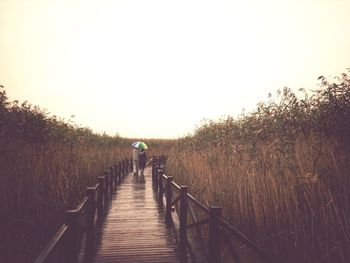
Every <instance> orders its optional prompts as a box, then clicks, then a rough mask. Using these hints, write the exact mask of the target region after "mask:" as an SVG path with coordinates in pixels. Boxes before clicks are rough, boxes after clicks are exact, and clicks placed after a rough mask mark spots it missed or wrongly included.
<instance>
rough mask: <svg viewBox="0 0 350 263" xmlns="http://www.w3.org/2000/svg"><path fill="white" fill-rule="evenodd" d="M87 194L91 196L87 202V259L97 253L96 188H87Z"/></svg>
mask: <svg viewBox="0 0 350 263" xmlns="http://www.w3.org/2000/svg"><path fill="white" fill-rule="evenodd" d="M85 195H86V196H87V197H88V198H89V199H88V204H87V218H86V223H87V226H86V253H85V256H86V259H87V260H88V259H91V258H93V256H94V255H95V247H96V244H95V211H96V203H95V189H94V188H93V187H88V188H86V192H85Z"/></svg>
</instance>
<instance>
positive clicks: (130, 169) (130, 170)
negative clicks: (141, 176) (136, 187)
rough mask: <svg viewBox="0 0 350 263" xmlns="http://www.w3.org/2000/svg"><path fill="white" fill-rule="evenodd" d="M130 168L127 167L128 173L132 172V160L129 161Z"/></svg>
mask: <svg viewBox="0 0 350 263" xmlns="http://www.w3.org/2000/svg"><path fill="white" fill-rule="evenodd" d="M129 164H130V166H129V173H131V172H132V170H133V167H132V158H131V159H130V163H129Z"/></svg>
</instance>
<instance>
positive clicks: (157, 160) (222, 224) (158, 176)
mask: <svg viewBox="0 0 350 263" xmlns="http://www.w3.org/2000/svg"><path fill="white" fill-rule="evenodd" d="M165 160H166V159H165V158H164V157H154V159H153V166H152V167H153V169H155V172H154V174H153V172H152V179H153V183H154V185H155V187H156V188H157V190H158V191H159V192H160V196H162V195H163V193H164V187H163V180H167V179H168V176H166V175H165V174H164V168H163V169H159V167H160V166H162V167H164V165H165ZM171 185H172V186H173V187H174V188H175V189H177V190H179V191H180V195H178V196H177V197H175V196H174V193H173V191H168V189H167V190H166V195H168V193H169V194H171V195H172V197H167V198H166V200H173V201H172V203H171V205H170V206H168V205H167V206H166V207H167V209H169V207H172V206H173V205H174V204H175V203H178V202H179V203H180V209H179V212H178V213H180V214H178V217H179V219H180V229H179V231H180V245H181V242H182V240H183V242H187V240H186V238H183V236H184V235H186V232H187V229H188V228H197V231H199V227H200V226H202V225H204V224H209V240H208V249H209V253H208V257H209V261H210V262H220V256H221V248H220V244H218V243H220V242H219V241H220V240H222V241H224V242H225V243H226V245H227V246H228V249H229V251H230V255H231V256H232V257H233V260H234V261H235V262H240V258H239V256H238V254H237V252H236V251H234V248H233V246H232V243H231V241H230V238H229V237H228V235H227V234H231V235H233V236H234V237H235V238H237V239H238V240H240V241H241V242H242V243H244V244H245V245H246V246H247V247H249V248H250V249H251V250H252V251H253V252H255V253H256V254H257V255H258V256H259V257H260V259H262V260H264V261H265V262H271V263H277V262H278V261H277V260H276V259H275V258H274V257H273V256H271V255H269V254H268V253H267V252H266V251H264V250H263V249H262V248H261V247H259V246H258V245H257V243H256V242H255V241H253V240H251V239H249V238H248V237H247V236H246V235H244V234H243V233H242V232H240V231H239V230H237V229H236V228H235V227H233V226H232V225H230V224H229V223H228V222H227V221H226V220H225V219H223V218H222V217H221V208H219V207H212V206H210V207H207V206H206V205H204V204H202V203H201V202H199V201H198V200H197V199H196V198H195V197H194V196H192V195H191V194H189V193H187V187H185V186H180V185H178V184H177V183H175V182H174V181H172V182H171ZM184 187H185V188H186V191H185V192H184V193H182V188H184ZM182 196H183V198H181V197H182ZM186 200H187V201H191V202H193V203H194V204H195V206H196V208H198V209H200V210H201V211H202V212H204V214H205V215H207V216H208V218H197V217H196V215H195V213H194V210H193V208H192V206H189V203H188V202H187V201H186ZM181 207H182V208H181ZM185 207H187V208H185ZM181 211H182V212H181ZM181 213H186V214H187V213H189V214H190V216H191V220H192V222H191V223H189V222H187V221H188V220H187V216H186V215H185V214H181ZM167 215H170V216H171V212H170V211H167ZM181 218H185V221H186V225H184V224H181ZM222 231H225V232H222ZM181 236H182V238H181ZM214 240H215V241H214Z"/></svg>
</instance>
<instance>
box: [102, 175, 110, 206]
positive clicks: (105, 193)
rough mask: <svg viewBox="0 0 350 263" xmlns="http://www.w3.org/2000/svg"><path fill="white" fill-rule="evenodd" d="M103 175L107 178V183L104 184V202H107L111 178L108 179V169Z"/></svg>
mask: <svg viewBox="0 0 350 263" xmlns="http://www.w3.org/2000/svg"><path fill="white" fill-rule="evenodd" d="M103 177H104V178H105V185H104V193H103V195H104V203H105V204H107V202H108V190H109V180H108V171H104V172H103Z"/></svg>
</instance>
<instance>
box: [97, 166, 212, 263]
mask: <svg viewBox="0 0 350 263" xmlns="http://www.w3.org/2000/svg"><path fill="white" fill-rule="evenodd" d="M144 174H145V175H144V176H134V175H131V174H129V175H128V176H127V177H126V178H125V179H124V181H123V183H122V184H121V185H119V186H118V189H117V191H116V192H115V193H114V194H113V196H112V202H111V204H110V205H109V207H108V211H106V212H108V213H106V217H105V218H104V219H103V221H102V224H101V228H100V229H97V230H96V232H97V243H98V244H99V245H98V248H97V253H96V256H95V257H94V260H93V262H96V263H98V262H104V263H108V262H114V263H115V262H169V263H172V262H207V261H206V258H205V256H204V254H203V252H202V250H201V248H200V246H199V245H198V244H191V247H190V249H186V250H181V249H180V246H179V240H178V226H176V224H175V225H173V224H170V225H169V224H167V223H166V220H165V218H166V211H165V206H164V204H161V203H160V202H159V197H158V194H157V193H156V192H154V190H153V188H152V177H151V174H152V171H151V168H146V169H145V173H144Z"/></svg>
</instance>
